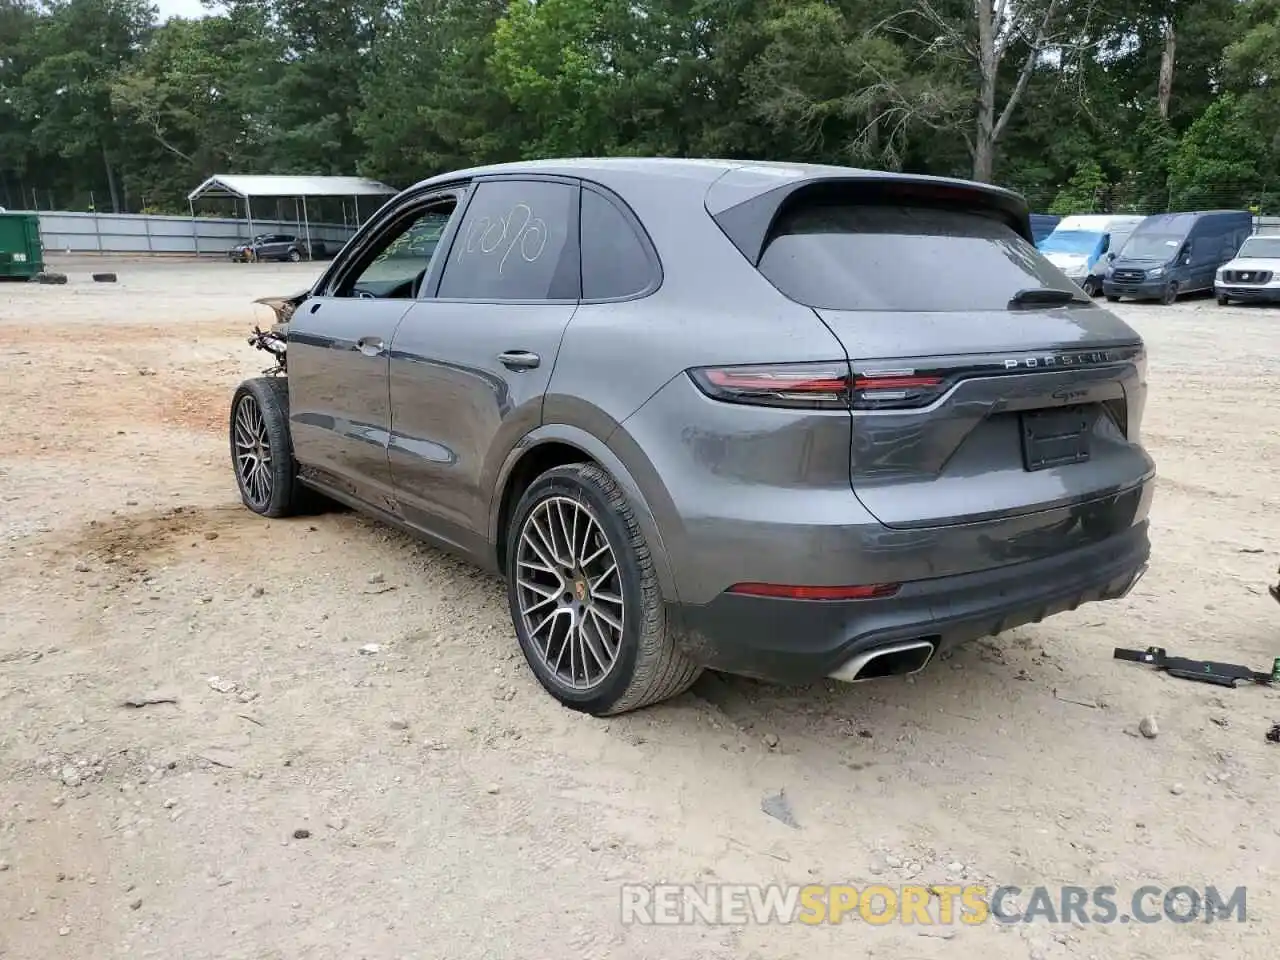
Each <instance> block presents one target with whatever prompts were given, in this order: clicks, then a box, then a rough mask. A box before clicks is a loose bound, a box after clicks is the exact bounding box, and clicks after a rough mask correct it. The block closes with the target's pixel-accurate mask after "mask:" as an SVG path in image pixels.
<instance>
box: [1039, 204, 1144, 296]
mask: <svg viewBox="0 0 1280 960" xmlns="http://www.w3.org/2000/svg"><path fill="white" fill-rule="evenodd" d="M1145 219H1147V218H1146V217H1143V216H1136V215H1129V214H1109V213H1099V214H1083V215H1080V216H1075V217H1063V218H1062V220H1060V221H1059V222H1058V225H1057V226H1056V227H1054V228H1053V233H1051V234H1049V235H1048V236H1047V237H1045V238H1044V239H1043V240H1041V241H1040V242H1039V243H1038V244H1036V246H1037V247H1039V248H1040V252H1041V253H1043V254H1044V255H1045V258H1046V259H1047V260H1048V261H1049V262H1050V263H1052V264H1053V265H1054V266H1055V267H1057V268H1058V269H1059V270H1061V271H1062V272H1063V273H1065V274H1066V275H1067V276H1068V277H1070V278H1071V279H1072V280H1074V281H1075V282H1076V283H1078V284H1080V286H1081V287H1082V288H1083V289H1084V292H1085V293H1087V294H1089V296H1091V297H1096V296H1098V294H1100V293H1102V273H1103V270H1105V269H1106V266H1107V261H1108V260H1109V256H1108V255H1114V254H1115V253H1116V252H1118V251H1119V250H1120V248H1121V247H1123V246H1124V244H1125V241H1126V240H1128V239H1129V234H1131V233H1133V230H1134V228H1135V227H1137V225H1138V224H1140V223H1141V222H1142V221H1143V220H1145Z"/></svg>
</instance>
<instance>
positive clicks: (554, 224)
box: [437, 180, 581, 300]
mask: <svg viewBox="0 0 1280 960" xmlns="http://www.w3.org/2000/svg"><path fill="white" fill-rule="evenodd" d="M577 206H578V188H577V187H572V186H569V185H567V184H563V183H552V182H549V181H539V180H532V181H516V180H502V181H496V182H487V183H481V184H480V185H479V186H478V187H477V188H476V192H475V196H474V197H473V198H472V200H471V204H470V205H469V206H468V207H467V212H466V214H465V216H464V217H463V220H462V223H461V225H460V226H459V228H458V234H457V236H456V237H455V238H454V241H453V247H452V249H451V250H450V251H449V262H448V263H447V264H446V265H445V268H444V276H443V277H441V280H440V290H439V293H438V294H437V296H440V297H448V298H457V299H464V300H576V299H577V298H578V297H579V295H580V287H581V284H580V283H579V279H578V229H577V227H578V223H577Z"/></svg>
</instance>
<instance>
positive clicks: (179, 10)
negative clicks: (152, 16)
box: [153, 0, 205, 20]
mask: <svg viewBox="0 0 1280 960" xmlns="http://www.w3.org/2000/svg"><path fill="white" fill-rule="evenodd" d="M153 2H154V3H155V5H156V6H157V7H158V8H159V9H160V19H161V20H165V19H167V18H169V17H199V16H203V15H204V13H205V9H204V7H203V6H201V5H200V0H153Z"/></svg>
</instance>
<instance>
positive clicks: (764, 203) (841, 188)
mask: <svg viewBox="0 0 1280 960" xmlns="http://www.w3.org/2000/svg"><path fill="white" fill-rule="evenodd" d="M777 181H778V176H777V175H775V174H773V173H772V172H770V173H768V174H762V173H761V172H759V171H754V170H751V169H750V168H745V169H742V168H740V169H738V170H731V171H729V173H727V174H725V176H723V177H721V178H720V179H719V180H717V181H716V182H715V183H714V184H712V186H711V189H710V190H709V191H708V192H707V200H706V207H707V212H708V213H709V214H711V217H712V219H714V220H715V221H716V223H717V224H719V226H720V229H721V230H723V231H724V232H725V235H726V236H728V238H729V239H730V240H731V241H733V244H734V246H736V247H737V248H738V249H739V250H740V251H742V255H743V256H745V257H746V258H747V259H748V260H749V261H750V262H751V265H752V266H758V265H759V263H760V257H761V256H763V255H764V247H765V244H766V243H767V242H768V239H769V235H770V232H771V231H772V230H773V225H774V224H775V223H776V222H777V220H778V218H779V217H780V216H781V215H782V214H783V213H785V212H786V211H787V210H788V209H790V208H792V207H794V206H795V205H797V204H798V203H800V202H805V201H808V202H813V201H820V200H822V199H826V198H835V197H848V198H849V199H852V200H856V201H857V202H859V203H907V204H922V205H928V206H933V207H949V208H951V209H961V210H978V211H982V212H983V213H987V214H994V215H996V216H998V217H999V218H1000V219H1001V220H1003V221H1004V222H1006V223H1007V224H1008V225H1009V226H1010V227H1011V228H1012V229H1013V230H1014V232H1015V233H1017V234H1018V236H1020V237H1022V238H1023V239H1024V240H1026V241H1027V242H1028V243H1031V244H1034V243H1035V237H1034V234H1033V233H1032V231H1031V211H1030V208H1029V207H1028V206H1027V202H1026V200H1024V199H1023V198H1022V197H1021V196H1019V195H1018V194H1016V193H1014V192H1012V191H1010V190H1005V189H1003V188H1002V187H993V186H990V185H987V184H982V183H975V182H973V181H969V180H951V179H947V178H943V177H926V176H918V177H915V176H903V175H901V174H888V173H875V172H870V171H869V172H867V173H865V174H852V175H838V174H835V175H831V176H822V175H818V176H805V177H803V178H794V179H790V180H788V181H787V182H785V183H781V184H779V183H778V182H777ZM762 187H763V189H762Z"/></svg>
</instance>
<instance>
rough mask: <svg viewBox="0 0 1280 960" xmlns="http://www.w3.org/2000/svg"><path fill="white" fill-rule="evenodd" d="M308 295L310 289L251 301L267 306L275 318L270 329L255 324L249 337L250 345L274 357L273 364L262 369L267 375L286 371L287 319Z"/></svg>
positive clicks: (291, 316)
mask: <svg viewBox="0 0 1280 960" xmlns="http://www.w3.org/2000/svg"><path fill="white" fill-rule="evenodd" d="M310 295H311V293H310V291H306V292H303V293H295V294H294V295H293V296H289V297H262V298H261V299H258V300H255V301H253V302H254V303H256V304H262V305H263V306H264V307H267V308H269V309H270V310H271V312H272V313H273V314H275V319H276V322H275V323H274V324H272V325H271V329H270V330H263V329H261V328H260V327H257V326H255V327H254V328H253V336H251V337H250V338H249V345H250V346H252V347H256V348H257V349H259V350H263V351H265V352H266V353H269V354H271V355H272V356H273V357H275V360H276V363H275V366H273V367H271V368H269V369H267V370H264V371H263V373H265V374H266V375H267V376H279V375H281V374H286V373H288V370H289V360H288V356H287V351H288V347H289V321H290V320H292V319H293V315H294V313H295V312H296V311H297V309H298V307H299V305H300V304H302V303H303V301H305V300H306V299H307V297H309V296H310Z"/></svg>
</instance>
